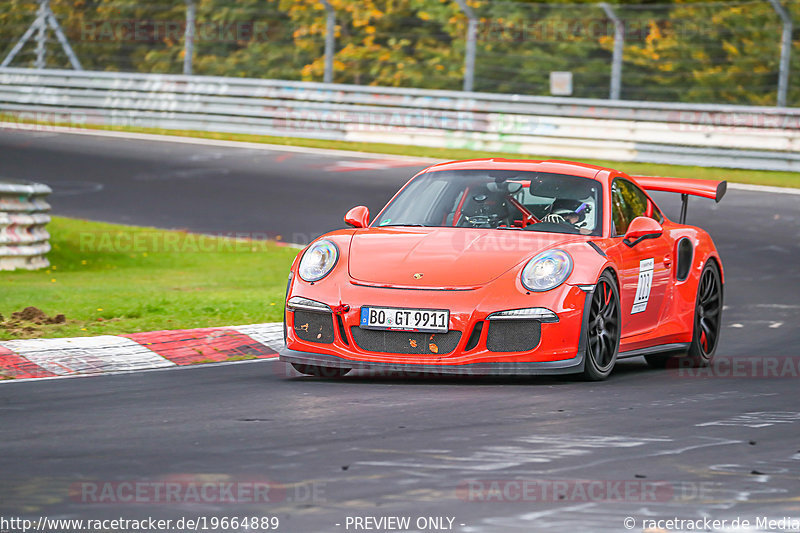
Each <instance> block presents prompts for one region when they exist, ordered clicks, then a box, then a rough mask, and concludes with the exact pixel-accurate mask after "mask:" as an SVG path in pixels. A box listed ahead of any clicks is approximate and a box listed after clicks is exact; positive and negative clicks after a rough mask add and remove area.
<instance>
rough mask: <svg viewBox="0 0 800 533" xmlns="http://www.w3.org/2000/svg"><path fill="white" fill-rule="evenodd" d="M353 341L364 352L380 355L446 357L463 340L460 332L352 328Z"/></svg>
mask: <svg viewBox="0 0 800 533" xmlns="http://www.w3.org/2000/svg"><path fill="white" fill-rule="evenodd" d="M350 333H351V334H352V335H353V341H355V343H356V344H357V345H358V347H359V348H361V349H362V350H366V351H368V352H378V353H397V354H409V355H411V354H416V355H445V354H449V353H452V352H453V350H455V349H456V346H457V345H458V341H459V340H461V332H460V331H448V332H447V333H417V332H413V331H381V330H374V329H362V328H360V327H358V326H354V327H352V328H350Z"/></svg>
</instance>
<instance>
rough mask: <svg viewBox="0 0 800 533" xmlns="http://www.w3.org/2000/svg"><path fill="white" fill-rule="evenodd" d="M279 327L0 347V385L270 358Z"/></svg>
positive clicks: (44, 341)
mask: <svg viewBox="0 0 800 533" xmlns="http://www.w3.org/2000/svg"><path fill="white" fill-rule="evenodd" d="M282 328H283V326H282V324H280V323H274V324H252V325H247V326H231V327H223V328H203V329H186V330H173V331H152V332H146V333H132V334H130V335H120V336H114V335H101V336H99V337H75V338H68V339H20V340H11V341H2V342H0V380H3V381H8V380H18V379H31V378H48V377H57V376H76V375H83V374H105V373H113V372H130V371H137V370H149V369H155V368H168V367H174V366H185V365H196V364H204V363H221V362H231V361H242V360H248V359H274V358H276V357H277V356H278V350H280V348H281V347H282V346H283V329H282Z"/></svg>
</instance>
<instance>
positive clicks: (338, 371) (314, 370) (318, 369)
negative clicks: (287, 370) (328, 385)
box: [292, 363, 351, 378]
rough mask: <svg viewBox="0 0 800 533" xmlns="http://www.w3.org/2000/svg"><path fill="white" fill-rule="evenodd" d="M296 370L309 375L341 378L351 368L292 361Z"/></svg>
mask: <svg viewBox="0 0 800 533" xmlns="http://www.w3.org/2000/svg"><path fill="white" fill-rule="evenodd" d="M292 366H293V367H294V369H295V370H297V371H298V372H300V373H301V374H306V375H307V376H316V377H318V378H340V377H342V376H344V375H347V373H348V372H350V370H351V369H349V368H338V367H333V366H317V365H303V364H300V363H292Z"/></svg>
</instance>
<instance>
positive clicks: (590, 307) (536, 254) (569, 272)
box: [281, 159, 726, 380]
mask: <svg viewBox="0 0 800 533" xmlns="http://www.w3.org/2000/svg"><path fill="white" fill-rule="evenodd" d="M725 188H726V183H725V182H724V181H710V180H693V179H678V178H658V177H646V176H628V175H626V174H624V173H622V172H619V171H616V170H613V169H609V168H602V167H597V166H592V165H585V164H579V163H571V162H565V161H527V160H508V159H482V160H472V161H455V162H450V163H443V164H438V165H434V166H431V167H429V168H427V169H425V170H423V171H421V172H420V173H418V174H417V175H416V176H414V177H413V178H412V179H411V180H410V181H409V182H408V183H407V184H406V185H405V186H404V187H403V188H402V189H401V190H400V191H399V192H398V193H397V194H396V195H395V196H394V198H392V199H391V200H390V201H389V203H388V204H387V205H386V207H384V208H383V210H382V211H381V212H380V213H379V214H378V215H377V216H376V217H375V219H374V220H372V222H370V220H369V210H368V209H367V208H366V207H363V206H359V207H355V208H353V209H352V210H350V211H349V212H348V213H347V215H346V216H345V222H346V223H347V224H348V225H349V226H351V228H348V229H343V230H337V231H333V232H331V233H328V234H326V235H323V236H322V237H320V238H319V239H317V240H315V241H314V242H312V243H311V244H310V245H309V246H308V247H306V248H305V249H304V250H303V251H302V252H301V253H300V254H299V255H298V257H297V259H296V260H295V261H294V264H293V265H292V269H291V273H290V277H289V284H288V287H287V294H286V309H285V313H284V319H285V320H284V322H285V324H284V330H285V337H286V344H287V347H286V349H285V350H284V351H283V352H282V353H281V359H282V360H283V361H286V362H287V363H290V364H292V365H293V366H294V367H295V368H296V369H297V370H298V371H300V372H302V373H305V374H310V375H317V376H342V375H344V374H346V373H347V372H349V371H350V370H351V369H354V368H356V369H382V370H386V371H401V372H403V371H408V372H423V373H425V372H433V373H437V374H464V375H505V374H567V373H580V374H582V375H583V377H585V378H586V379H589V380H600V379H604V378H606V377H607V376H608V375H609V374H610V373H611V371H612V369H613V368H614V364H615V362H616V361H617V360H618V359H620V358H624V357H634V356H640V355H644V356H645V357H646V359H647V361H648V363H650V364H651V365H657V366H658V365H663V364H664V363H665V361H666V359H667V357H668V356H673V355H675V354H678V355H683V356H684V357H686V358H688V361H690V362H691V363H692V364H696V365H707V364H709V362H710V361H711V359H712V358H713V356H714V352H715V350H716V347H717V344H718V339H719V332H720V319H721V312H722V298H723V280H724V277H723V270H722V262H721V261H720V258H719V254H718V253H717V250H716V248H715V246H714V243H713V241H712V240H711V237H710V236H709V235H708V233H706V232H705V231H703V230H702V229H700V228H697V227H694V226H689V225H686V224H685V223H684V222H685V213H686V201H687V198H688V195H695V196H701V197H705V198H711V199H713V200H715V201H717V202H719V201H720V199H721V198H722V196H723V195H724V194H725ZM647 191H667V192H673V193H678V194H681V195H682V200H683V209H682V211H681V220H680V222H673V221H671V220H669V219H668V218H666V217H665V216H664V215H663V213H662V211H661V210H660V209H659V207H658V206H657V205H656V204H655V202H653V200H652V199H651V198H650V196H649V195H648V193H647Z"/></svg>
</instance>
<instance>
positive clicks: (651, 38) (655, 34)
mask: <svg viewBox="0 0 800 533" xmlns="http://www.w3.org/2000/svg"><path fill="white" fill-rule="evenodd" d="M647 28H648V30H649V31H648V32H647V38H646V39H645V42H646V43H647V46H648V47H652V46H654V45H655V44H656V41H658V40H659V39H661V37H662V35H661V28H659V27H658V24H656V21H654V20H651V21H650V22H649V23H648V25H647Z"/></svg>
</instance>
